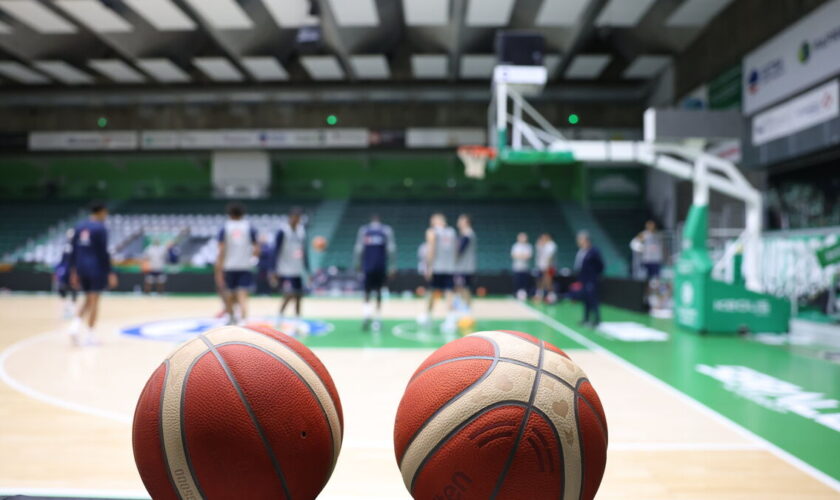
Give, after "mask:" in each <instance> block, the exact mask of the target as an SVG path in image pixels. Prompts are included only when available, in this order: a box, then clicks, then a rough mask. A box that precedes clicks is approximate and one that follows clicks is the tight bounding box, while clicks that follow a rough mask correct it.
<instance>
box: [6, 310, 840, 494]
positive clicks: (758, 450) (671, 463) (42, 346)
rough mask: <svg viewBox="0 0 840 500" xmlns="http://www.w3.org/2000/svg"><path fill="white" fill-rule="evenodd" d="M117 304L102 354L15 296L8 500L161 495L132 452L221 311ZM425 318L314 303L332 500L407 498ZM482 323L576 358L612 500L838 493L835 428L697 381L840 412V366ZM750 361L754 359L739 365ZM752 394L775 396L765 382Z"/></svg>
mask: <svg viewBox="0 0 840 500" xmlns="http://www.w3.org/2000/svg"><path fill="white" fill-rule="evenodd" d="M276 305H277V303H276V300H274V299H255V301H254V305H253V307H254V314H255V315H257V316H259V315H265V316H266V317H267V316H270V315H271V314H272V313H273V311H274V310H275V308H276ZM107 306H108V307H107V308H106V309H105V311H106V315H105V317H104V318H103V331H104V332H106V333H105V335H104V337H103V340H104V345H103V346H102V347H101V348H97V349H78V348H73V347H71V345H70V341H69V338H68V336H67V335H66V334H65V333H63V332H62V331H61V326H62V323H61V322H60V321H59V320H58V319H55V320H50V319H45V311H49V312H53V311H55V309H56V303H55V300H54V299H53V298H52V297H47V296H38V295H28V296H11V297H8V296H7V297H4V298H3V299H2V303H0V321H2V322H3V324H5V325H7V327H6V328H4V330H3V338H2V354H0V374H1V375H2V380H3V382H4V385H3V387H2V389H0V399H2V420H3V428H4V429H3V433H2V435H0V457H2V458H0V460H1V461H0V494H10V495H11V494H25V495H31V496H41V495H44V496H73V497H85V498H120V499H122V498H126V499H128V498H148V497H147V496H146V495H145V492H144V490H143V486H142V483H141V482H140V478H139V476H138V474H137V471H136V468H135V466H134V461H133V457H132V454H131V446H130V439H131V436H130V430H131V419H132V414H133V410H134V405H135V404H136V400H137V396H138V394H139V393H140V390H141V388H142V386H143V384H145V382H146V379H147V378H148V376H149V374H150V373H151V372H152V371H153V370H154V368H155V367H156V366H157V365H158V364H159V363H160V362H161V360H162V359H163V358H164V357H166V356H167V355H168V354H169V352H170V351H172V350H173V349H174V348H175V346H176V345H177V343H176V342H173V341H172V340H160V339H161V338H164V339H165V338H167V337H168V336H169V337H168V338H171V336H172V335H175V334H182V335H190V334H193V335H194V334H195V328H206V326H201V322H200V321H197V320H205V321H207V322H212V315H213V313H214V312H215V310H216V308H217V307H218V304H217V300H216V299H214V298H209V297H207V298H205V297H189V298H186V297H185V298H173V297H166V298H146V297H136V296H130V295H127V296H126V295H120V296H111V297H107ZM421 308H422V304H421V302H420V301H417V300H402V299H394V300H391V301H390V302H388V303H387V305H386V307H385V316H384V318H385V321H384V324H383V329H382V331H381V332H380V333H374V334H372V333H364V332H362V331H361V330H360V322H359V320H358V303H357V301H355V300H352V299H312V300H308V301H307V302H306V303H305V311H304V317H305V319H306V321H307V322H311V323H312V324H313V325H316V326H317V328H315V329H316V330H318V332H317V333H314V331H313V333H312V335H311V336H308V337H302V340H303V341H304V342H305V343H306V344H307V345H309V346H310V347H312V348H313V349H314V351H315V352H316V354H317V355H318V356H319V357H320V358H321V359H322V361H323V362H324V363H325V364H326V366H327V368H328V369H329V370H330V372H331V374H332V376H333V378H334V380H335V381H336V384H337V387H338V390H339V392H340V395H341V399H342V404H343V406H344V412H345V428H346V434H345V440H344V445H343V447H342V451H341V455H340V458H339V462H338V466H337V468H336V470H335V473H334V475H333V478H332V480H331V481H330V483H329V484H328V486H327V489H326V490H325V491H324V493H323V494H322V496H321V497H320V498H324V499H336V500H338V499H366V498H367V499H403V498H409V497H408V495H407V494H406V493H405V487H404V485H403V483H402V479H401V477H400V474H399V470H398V469H397V466H396V461H395V459H394V452H393V444H392V432H393V421H394V415H395V412H396V405H397V402H398V401H399V399H400V397H401V395H402V391H403V390H404V388H405V384H406V383H407V381H408V379H409V378H410V377H411V374H412V372H413V371H414V369H415V367H416V366H418V365H419V364H420V362H421V361H422V360H423V359H424V358H425V357H426V356H428V355H429V354H430V353H431V352H432V351H433V350H434V349H435V348H436V347H438V346H440V345H442V344H443V343H445V341H446V339H445V338H443V336H442V334H440V333H438V332H436V331H434V332H430V331H426V332H424V331H422V329H418V327H417V324H416V321H415V319H414V317H415V316H416V314H417V311H419V310H420V309H421ZM150 311H153V313H151V314H150ZM475 313H476V316H477V317H480V318H481V319H480V320H478V322H477V325H476V328H477V329H478V330H493V329H502V328H504V329H514V330H521V331H527V332H530V333H531V334H533V335H536V336H539V337H540V338H543V339H545V340H548V341H550V342H552V343H554V344H555V345H557V346H559V347H561V348H562V349H564V350H566V352H567V353H568V354H570V355H571V356H572V357H573V359H574V360H575V361H577V362H578V363H579V364H580V365H581V367H582V368H583V369H584V370H585V371H586V372H587V374H588V375H589V378H590V380H591V381H592V383H593V385H594V386H595V388H596V389H597V390H598V392H599V394H600V396H601V399H602V401H603V404H604V407H605V411H606V414H607V418H608V423H609V427H610V448H609V458H608V465H607V472H606V476H605V478H604V482H603V484H602V489H601V492H600V493H599V498H615V499H619V498H620V499H639V500H642V499H645V500H651V499H663V500H665V499H669V500H673V499H701V498H709V494H710V493H709V492H710V491H714V497H715V498H720V499H743V498H768V499H771V498H772V499H793V498H797V499H829V498H838V495H840V489H838V486H840V485H838V482H837V479H836V477H837V474H838V466H840V464H838V461H837V458H838V455H837V447H836V446H833V445H834V444H836V443H838V438H837V431H836V429H829V428H828V427H826V426H824V425H820V424H819V423H816V422H814V421H813V420H809V419H808V418H806V417H805V416H802V415H799V414H796V413H792V412H791V410H790V409H788V410H782V409H780V408H773V407H772V405H766V406H762V405H761V404H758V403H757V402H756V400H755V399H756V398H755V397H752V398H750V397H749V394H739V393H738V384H737V382H732V383H731V384H726V383H724V382H720V381H718V380H716V379H713V378H710V377H709V376H708V375H706V374H704V373H702V372H701V371H700V369H699V368H698V367H700V366H701V365H702V366H710V367H720V366H724V365H726V366H729V365H734V364H738V365H743V366H745V367H746V368H744V369H747V368H749V369H752V370H755V371H756V372H761V371H762V370H765V372H766V371H770V370H768V367H772V372H771V373H773V376H774V377H778V378H779V379H781V380H784V381H785V382H787V383H790V384H797V385H801V386H802V388H803V391H807V392H808V393H809V394H811V393H814V392H816V393H820V397H821V398H822V400H824V401H831V400H834V401H836V398H838V396H840V387H838V383H840V366H838V365H833V364H825V363H822V362H820V361H817V360H809V359H803V358H799V359H797V358H796V357H794V356H792V355H791V354H790V353H788V352H787V351H785V350H784V349H782V348H780V347H778V346H767V345H764V344H760V343H756V342H753V341H748V340H742V339H735V338H703V337H700V336H696V335H691V334H686V333H685V332H682V333H679V332H676V331H673V330H672V329H671V328H670V327H669V326H667V323H666V322H664V321H662V320H652V319H650V318H649V317H647V316H642V315H637V314H631V313H627V312H622V311H619V310H614V309H610V310H607V311H605V318H604V321H605V322H604V325H605V326H606V327H607V328H609V327H610V326H611V325H616V324H622V325H625V326H626V325H634V326H635V330H630V331H631V332H633V331H636V332H637V333H636V335H635V336H634V335H627V336H624V338H623V339H619V338H616V337H615V336H610V335H607V334H605V333H599V332H595V331H592V330H588V329H586V328H581V327H578V326H577V325H576V319H577V318H578V316H579V314H580V310H579V306H577V305H572V304H562V305H559V306H542V307H533V306H530V305H526V304H523V303H520V302H517V301H515V300H513V299H485V300H482V301H480V302H478V303H477V304H476V308H475ZM47 316H49V315H47ZM52 316H56V315H55V314H53V315H52ZM144 325H146V328H142V327H144ZM148 325H151V327H149V326H148ZM197 325H198V326H197ZM138 327H140V328H139V329H140V330H141V331H143V333H140V334H138V333H137V331H138ZM640 327H647V329H640ZM185 332H186V333H185ZM639 332H641V334H640V333H639ZM651 332H659V333H660V334H661V335H663V336H664V337H665V338H664V339H663V338H661V337H658V336H656V335H653V336H651V335H650V334H651ZM644 333H647V336H646V335H644ZM746 350H749V352H750V353H749V355H748V356H747V355H745V356H739V352H740V353H741V354H744V353H745V351H746ZM782 367H786V368H785V369H782ZM742 379H743V378H742ZM778 383H782V382H778ZM741 389H742V390H749V389H748V388H743V387H742V388H741ZM753 390H758V391H762V390H763V391H764V393H763V394H761V396H762V397H766V398H774V397H776V398H778V394H777V393H773V388H772V387H769V386H768V385H767V383H766V381H765V383H764V384H763V385H761V386H759V388H758V389H753ZM808 400H812V399H811V398H804V399H800V401H808ZM829 406H830V404H822V405H820V404H817V405H812V407H817V408H819V407H822V408H827V407H829ZM789 408H795V407H794V406H793V405H791V406H789ZM800 413H804V412H800ZM821 470H822V471H825V472H821ZM832 474H833V475H834V476H833V477H832Z"/></svg>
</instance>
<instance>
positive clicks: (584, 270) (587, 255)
mask: <svg viewBox="0 0 840 500" xmlns="http://www.w3.org/2000/svg"><path fill="white" fill-rule="evenodd" d="M577 244H578V248H579V250H578V253H577V255H576V256H575V272H576V273H577V279H578V282H580V286H581V288H580V290H579V291H578V292H577V293H576V295H577V298H580V300H581V301H582V302H583V321H581V324H583V325H586V326H589V327H590V328H595V327H597V326H598V324H599V323H600V322H601V308H600V297H599V290H598V289H599V281H600V279H601V275H602V274H603V273H604V260H603V259H602V258H601V252H600V250H598V248H596V247H594V246H592V239H591V238H590V236H589V233H588V232H586V231H581V232H579V233H578V235H577Z"/></svg>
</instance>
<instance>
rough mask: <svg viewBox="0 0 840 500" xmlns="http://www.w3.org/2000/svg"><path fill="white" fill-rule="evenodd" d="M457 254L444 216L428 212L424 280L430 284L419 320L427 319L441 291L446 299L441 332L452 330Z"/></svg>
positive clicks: (454, 242)
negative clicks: (429, 215)
mask: <svg viewBox="0 0 840 500" xmlns="http://www.w3.org/2000/svg"><path fill="white" fill-rule="evenodd" d="M457 254H458V234H457V233H456V232H455V229H454V228H452V227H450V226H448V225H447V224H446V217H445V216H444V215H443V214H441V213H436V214H434V215H432V217H431V220H430V224H429V229H427V230H426V280H427V281H428V282H429V283H430V285H431V288H432V290H431V293H430V294H429V302H428V306H427V308H426V314H425V315H423V316H421V318H420V321H421V323H428V322H429V319H430V317H431V315H432V311H433V310H434V306H435V300H436V298H437V295H438V294H443V298H444V301H445V303H446V310H447V315H446V320H445V321H444V323H443V329H444V331H445V332H449V331H454V330H455V315H454V314H453V310H452V302H453V289H454V287H455V260H456V257H457Z"/></svg>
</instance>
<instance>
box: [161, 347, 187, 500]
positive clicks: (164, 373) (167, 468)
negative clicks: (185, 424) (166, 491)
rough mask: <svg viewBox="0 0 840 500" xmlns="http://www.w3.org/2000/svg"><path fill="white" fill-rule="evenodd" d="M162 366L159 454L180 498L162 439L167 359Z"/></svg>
mask: <svg viewBox="0 0 840 500" xmlns="http://www.w3.org/2000/svg"><path fill="white" fill-rule="evenodd" d="M163 366H164V372H163V385H162V386H161V388H160V403H159V405H160V406H159V407H158V439H159V440H160V454H161V455H163V464H164V466H165V468H166V477H168V478H169V484H170V485H171V486H172V490H173V491H174V492H175V496H177V497H178V498H179V499H180V498H182V497H181V492H180V491H178V487H177V486H176V485H175V479H174V478H173V477H172V467H171V466H170V465H169V455H167V453H166V445H165V443H164V440H163V397H164V396H165V395H166V381H167V380H169V360H168V359H166V360H164V361H163Z"/></svg>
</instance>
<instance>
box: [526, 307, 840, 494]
mask: <svg viewBox="0 0 840 500" xmlns="http://www.w3.org/2000/svg"><path fill="white" fill-rule="evenodd" d="M523 305H524V306H525V307H527V308H529V309H531V310H532V311H534V312H535V313H536V314H537V315H538V316H539V317H540V319H541V320H542V321H543V322H544V323H545V324H546V325H548V326H550V327H552V328H554V329H555V330H556V331H558V332H559V333H561V334H563V335H565V336H566V337H568V338H570V339H572V340H574V341H576V342H578V343H579V344H581V345H583V346H585V347H587V348H589V349H590V350H591V351H592V352H597V353H600V354H603V355H604V356H606V357H608V358H610V359H611V360H613V361H615V362H616V363H618V364H620V365H621V366H623V367H624V368H626V369H628V370H629V371H631V372H632V373H634V374H636V375H639V376H640V377H642V378H643V379H645V380H647V381H649V382H651V383H653V384H654V385H655V386H657V387H659V388H661V389H663V390H664V391H666V392H668V393H670V394H672V395H673V396H675V397H677V399H679V400H680V401H683V402H685V403H687V404H688V405H690V406H692V407H693V408H695V409H696V410H698V411H700V412H701V413H703V414H704V415H707V416H709V417H711V418H712V419H713V420H715V421H717V422H719V423H721V424H723V425H725V426H727V427H729V428H730V429H732V430H733V431H735V432H737V433H739V434H741V435H742V436H744V437H746V438H749V439H752V440H754V441H755V442H757V443H759V444H761V445H762V446H763V447H764V449H765V450H766V451H768V452H770V453H771V454H772V455H775V456H776V457H777V458H779V459H781V460H782V461H784V462H787V463H788V464H789V465H792V466H793V467H794V468H796V469H799V470H800V471H802V472H804V473H805V474H806V475H809V476H811V477H812V478H814V479H816V480H817V481H819V482H820V483H822V484H824V485H826V486H827V487H828V488H830V489H833V490H834V491H838V492H840V481H838V480H837V479H834V478H833V477H831V476H829V475H828V474H826V473H825V472H823V471H821V470H819V469H817V468H816V467H814V466H813V465H811V464H809V463H807V462H805V461H804V460H802V459H801V458H799V457H797V456H795V455H793V454H792V453H790V452H788V451H785V450H784V449H782V448H781V447H779V446H777V445H775V444H773V443H771V442H770V441H768V440H767V439H765V438H763V437H761V436H759V435H758V434H756V433H754V432H752V431H751V430H749V429H747V428H746V427H744V426H742V425H741V424H739V423H737V422H735V421H734V420H732V419H730V418H729V417H727V416H725V415H723V414H722V413H719V412H718V411H716V410H714V409H713V408H711V407H710V406H707V405H706V404H704V403H701V402H700V401H698V400H696V399H694V398H692V397H691V396H689V395H688V394H686V393H684V392H682V391H680V390H679V389H677V388H675V387H673V386H671V385H670V384H668V383H667V382H665V381H663V380H661V379H659V378H657V377H655V376H654V375H651V374H650V373H648V372H647V371H645V370H643V369H642V368H640V367H638V366H636V365H634V364H633V363H631V362H629V361H627V360H626V359H624V358H622V357H621V356H619V355H618V354H615V353H614V352H612V351H610V350H609V349H607V348H606V347H604V346H602V345H600V344H598V343H597V342H595V341H593V340H591V339H589V338H588V337H586V336H585V335H583V334H581V333H580V332H578V331H576V330H575V329H573V328H571V327H569V326H567V325H564V324H563V323H561V322H559V321H557V320H556V319H554V318H552V317H551V316H549V315H547V314H545V313H544V312H542V311H540V310H539V309H537V308H535V307H534V306H532V305H531V304H523Z"/></svg>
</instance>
